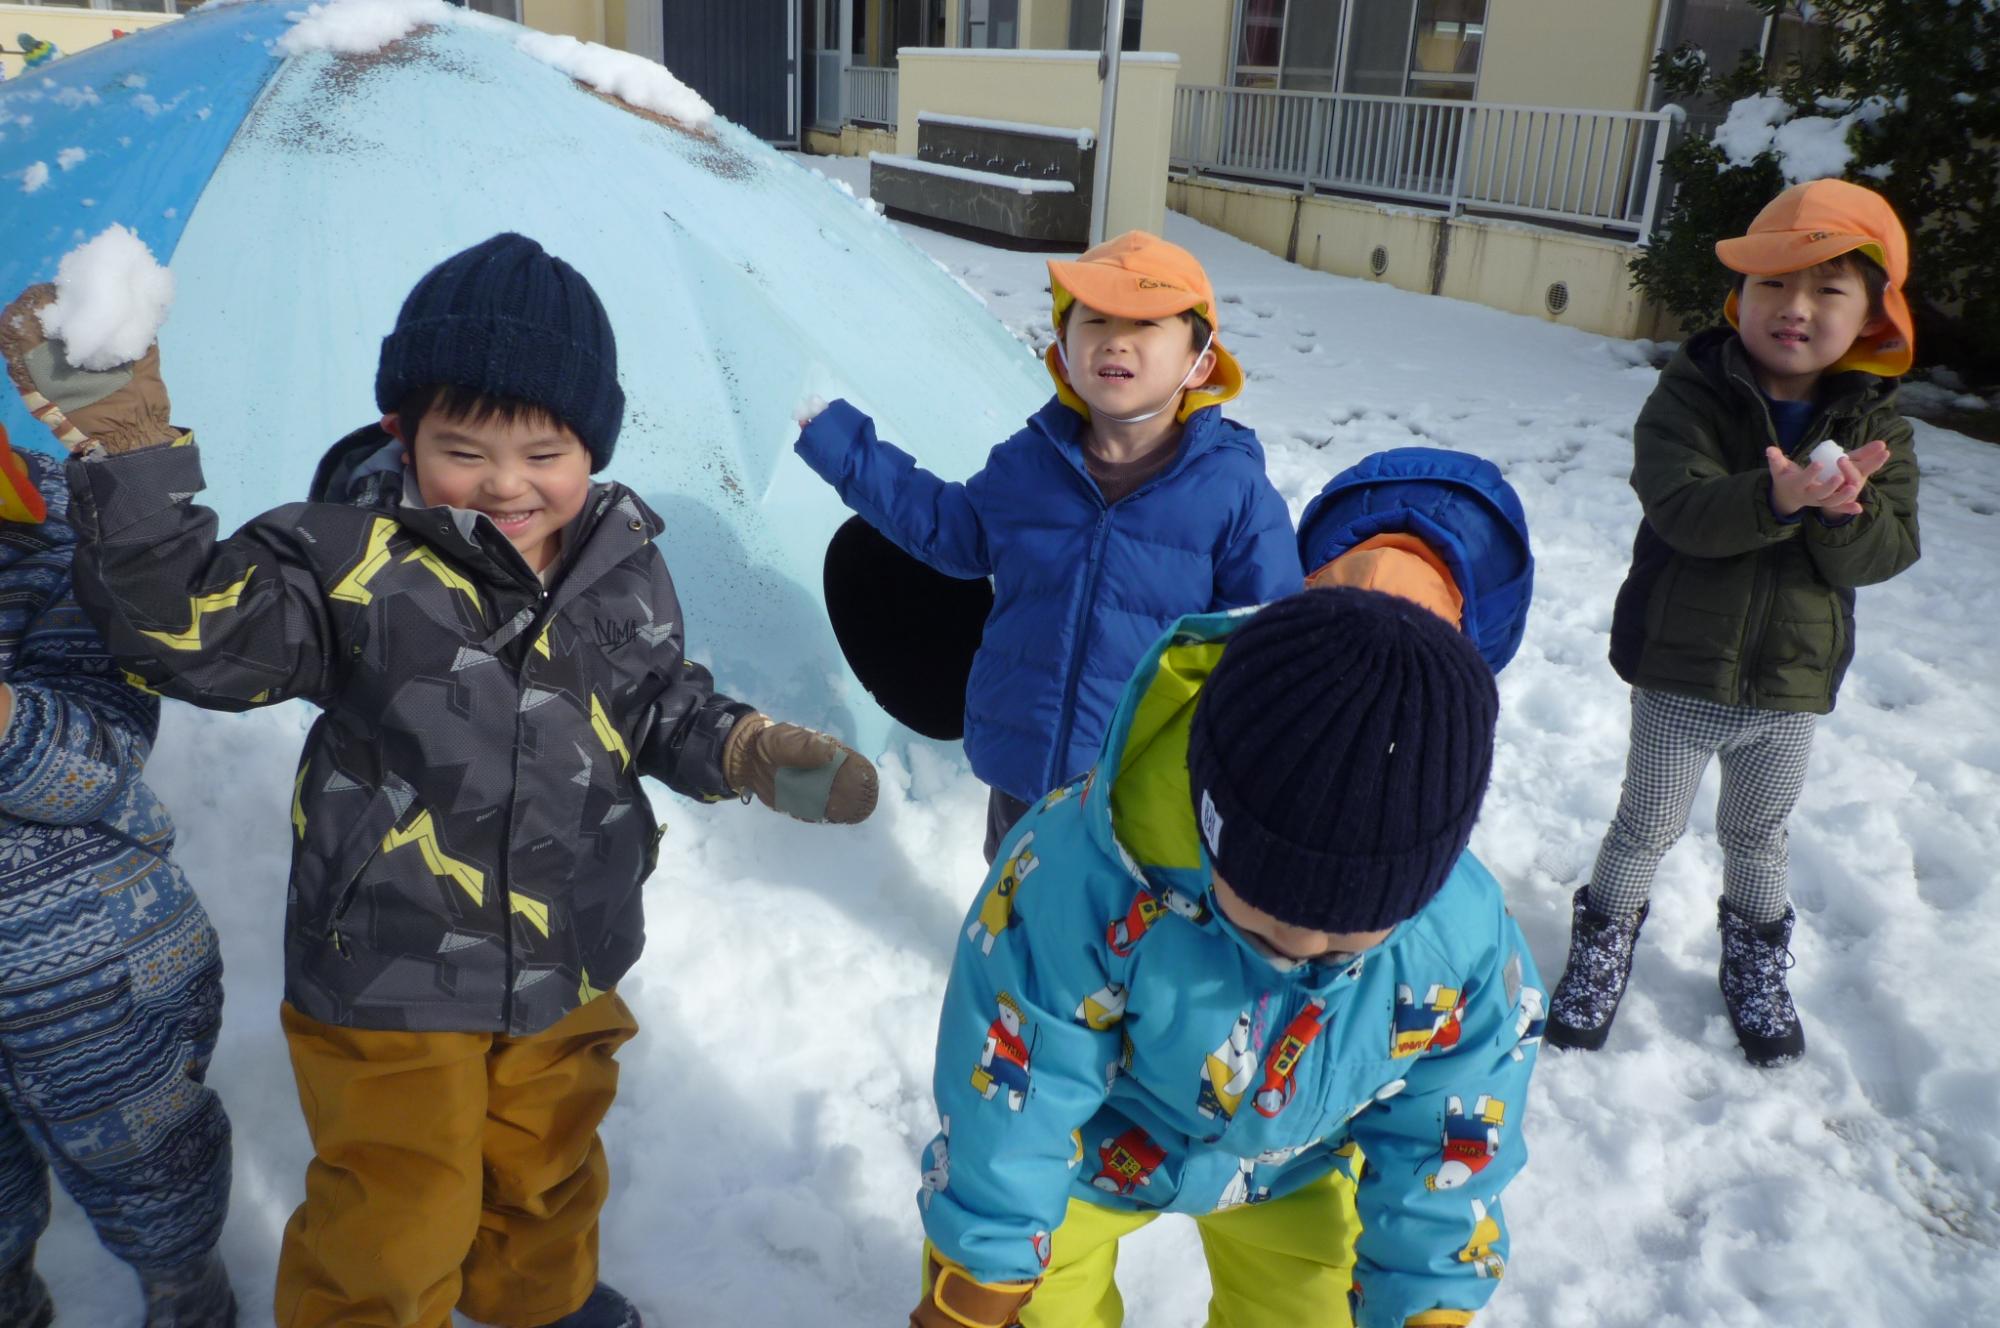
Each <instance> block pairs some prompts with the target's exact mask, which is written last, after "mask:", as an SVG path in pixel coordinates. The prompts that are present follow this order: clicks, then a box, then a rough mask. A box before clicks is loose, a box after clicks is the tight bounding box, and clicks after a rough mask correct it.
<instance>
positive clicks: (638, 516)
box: [309, 424, 665, 610]
mask: <svg viewBox="0 0 2000 1328" xmlns="http://www.w3.org/2000/svg"><path fill="white" fill-rule="evenodd" d="M408 480H409V468H408V467H407V466H406V465H404V463H403V444H402V443H401V442H400V441H398V440H397V439H396V438H395V437H393V436H392V435H391V434H389V433H388V432H387V431H386V430H384V429H383V428H382V426H381V425H380V424H370V425H366V426H364V427H362V428H359V429H356V430H355V431H354V432H353V433H350V434H348V435H347V436H346V437H345V438H343V439H341V440H340V441H339V442H337V443H335V444H334V445H333V446H332V447H331V448H329V449H328V450H327V453H326V455H325V456H324V457H323V458H321V460H320V463H319V468H318V469H317V471H316V472H315V473H314V475H313V484H312V489H311V491H310V494H309V497H310V498H311V499H312V501H314V502H332V503H347V504H349V505H352V506H355V507H362V508H367V509H369V510H372V511H379V512H381V513H382V514H383V515H384V516H390V517H393V518H395V519H396V520H397V521H398V522H400V523H401V524H402V526H403V527H404V528H405V529H407V530H409V531H410V532H411V533H412V534H414V535H416V536H418V537H419V538H421V539H423V540H425V541H426V542H428V543H431V544H434V545H436V546H437V547H439V548H441V549H443V550H446V551H447V552H449V553H450V554H451V555H452V556H453V557H455V558H457V559H459V560H460V561H462V562H465V563H467V564H468V565H470V566H472V567H474V568H476V569H477V570H478V571H480V573H481V574H482V575H485V576H487V577H490V578H493V579H495V580H500V581H511V582H516V583H518V584H520V585H521V586H522V587H523V588H533V589H536V590H539V589H540V588H541V579H540V578H539V577H537V576H536V575H535V573H534V571H533V570H532V569H530V568H529V566H528V564H527V561H526V560H525V559H524V558H522V557H521V554H520V551H519V550H518V549H516V548H515V547H514V546H513V544H512V543H511V542H510V541H509V540H508V539H507V537H506V536H505V535H502V534H501V533H500V531H499V529H498V528H497V527H496V526H494V524H493V523H492V522H491V521H490V520H488V519H487V518H485V517H483V516H481V515H479V514H478V513H476V512H467V511H463V510H461V509H459V508H453V507H426V506H424V505H423V502H422V500H421V498H416V497H415V496H414V495H415V494H416V486H415V484H414V483H413V482H408ZM664 528H665V526H664V523H663V522H662V521H661V520H660V518H659V516H658V515H657V514H656V513H655V512H654V511H653V510H652V509H651V508H649V507H647V506H646V504H645V503H643V502H641V501H640V500H639V497H638V495H636V494H634V493H633V492H632V491H631V490H630V489H628V488H626V487H625V486H624V485H623V484H619V483H617V482H616V481H607V482H603V483H597V484H592V485H591V486H590V492H589V495H588V497H586V498H585V500H584V504H583V510H582V511H580V512H579V513H577V516H576V518H575V520H573V521H571V522H570V524H569V526H568V527H567V528H565V530H564V531H563V550H562V554H561V558H562V563H561V568H562V572H561V575H560V576H559V577H558V578H557V580H556V584H555V586H554V588H553V590H552V592H551V595H550V600H551V604H550V607H551V610H554V609H560V608H561V606H562V605H564V604H566V603H568V602H569V601H570V600H572V599H574V598H575V597H576V596H577V595H578V594H581V593H582V592H583V591H584V590H587V589H588V588H589V587H590V586H591V584H592V583H594V582H595V581H596V580H597V579H598V578H600V577H602V576H603V575H604V574H605V573H606V572H608V571H610V570H611V569H612V568H613V567H616V566H617V565H618V564H619V563H621V562H623V561H624V560H625V559H627V558H629V557H631V556H632V554H633V552H635V551H636V550H637V549H638V548H639V547H640V546H642V545H644V544H647V543H649V542H651V541H652V540H654V539H656V538H658V536H659V535H660V533H661V531H662V530H663V529H664Z"/></svg>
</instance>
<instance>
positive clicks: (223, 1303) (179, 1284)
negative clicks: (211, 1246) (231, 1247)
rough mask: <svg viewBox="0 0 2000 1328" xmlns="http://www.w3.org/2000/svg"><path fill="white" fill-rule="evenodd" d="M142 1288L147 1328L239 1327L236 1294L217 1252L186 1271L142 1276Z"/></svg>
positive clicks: (205, 1256) (199, 1260) (198, 1261)
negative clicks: (230, 1285) (144, 1294)
mask: <svg viewBox="0 0 2000 1328" xmlns="http://www.w3.org/2000/svg"><path fill="white" fill-rule="evenodd" d="M139 1285H140V1287H141V1288H142V1289H143V1290H144V1291H145V1293H146V1328H236V1293H235V1292H234V1291H232V1290H230V1287H229V1273H228V1271H227V1270H225V1269H224V1268H223V1266H222V1259H221V1256H219V1255H217V1254H216V1253H215V1251H213V1250H210V1251H209V1252H208V1253H207V1254H205V1255H203V1256H202V1257H201V1258H199V1259H197V1260H195V1261H194V1262H193V1263H190V1264H188V1265H186V1266H185V1267H182V1268H174V1269H169V1270H167V1271H164V1272H152V1273H140V1274H139Z"/></svg>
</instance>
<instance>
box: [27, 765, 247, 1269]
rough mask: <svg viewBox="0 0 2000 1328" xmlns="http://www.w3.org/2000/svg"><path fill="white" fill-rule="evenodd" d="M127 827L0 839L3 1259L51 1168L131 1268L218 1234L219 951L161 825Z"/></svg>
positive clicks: (186, 1251)
mask: <svg viewBox="0 0 2000 1328" xmlns="http://www.w3.org/2000/svg"><path fill="white" fill-rule="evenodd" d="M147 801H150V798H148V799H147ZM155 806H157V804H155ZM126 824H127V826H128V827H129V829H130V834H129V837H128V836H126V835H124V834H121V835H120V836H119V837H117V838H114V839H111V840H109V841H107V839H106V838H105V836H104V835H103V834H102V833H101V832H100V831H99V829H98V828H97V827H81V826H55V825H40V824H34V823H26V822H18V821H16V822H13V823H12V824H11V825H9V826H7V827H6V830H7V833H6V835H5V836H4V840H0V1268H6V1267H11V1266H13V1265H14V1264H15V1263H16V1262H18V1261H19V1260H21V1259H23V1258H25V1257H27V1256H28V1255H29V1254H30V1253H31V1252H32V1250H33V1248H34V1245H35V1242H36V1240H37V1239H38V1238H39V1237H40V1236H41V1233H42V1231H43V1229H44V1228H46V1227H47V1225H48V1220H49V1173H50V1171H51V1170H53V1171H54V1172H55V1175H56V1178H57V1179H58V1180H60V1181H61V1182H62V1185H63V1188H64V1189H65V1190H67V1191H68V1192H69V1194H70V1196H71V1197H72V1198H74V1199H75V1200H76V1202H77V1204H78V1205H79V1206H80V1207H81V1208H82V1209H83V1210H84V1211H85V1212H86V1213H87V1214H88V1215H89V1217H90V1220H91V1222H92V1224H93V1225H94V1226H95V1227H96V1229H97V1234H98V1237H99V1239H101V1240H102V1241H103V1242H104V1244H105V1247H106V1248H108V1249H109V1250H110V1251H111V1252H112V1253H113V1254H115V1255H117V1256H118V1257H119V1258H120V1259H123V1260H124V1261H125V1262H126V1263H128V1264H130V1265H132V1266H133V1267H134V1268H136V1269H137V1270H138V1271H139V1273H140V1276H141V1277H142V1278H145V1277H147V1276H148V1275H149V1274H152V1273H156V1272H165V1271H167V1270H170V1269H175V1268H179V1267H180V1266H182V1265H185V1264H188V1263H189V1262H191V1261H193V1260H196V1259H199V1258H201V1257H202V1256H203V1255H204V1254H206V1253H207V1252H208V1251H209V1250H210V1249H212V1248H213V1247H214V1245H215V1242H216V1239H217V1237H218V1236H220V1234H221V1231H222V1219H223V1215H224V1213H225V1212H226V1211H227V1209H228V1205H229V1167H230V1151H229V1120H228V1117H227V1116H225V1115H224V1114H223V1110H222V1102H221V1099H220V1098H218V1097H217V1096H216V1094H215V1092H214V1090H213V1089H210V1088H208V1087H206V1086H205V1085H204V1084H203V1082H202V1078H203V1075H204V1073H205V1071H206V1070H207V1067H208V1058H209V1055H210V1053H211V1052H212V1051H213V1050H214V1048H215V1038H216V1032H217V1029H218V1026H219V1024H220V1021H221V1017H222V958H221V955H220V953H219V951H218V950H217V948H216V941H215V930H214V928H212V927H211V926H210V925H209V921H208V915H207V914H206V913H205V912H204V911H203V909H202V907H201V903H200V901H199V900H197V899H196V898H195V895H194V892H193V890H192V889H190V888H189V886H188V883H187V881H186V879H185V878H184V877H183V876H182V875H181V873H180V870H179V869H178V868H176V867H174V866H173V865H172V864H171V862H170V861H169V860H168V858H167V856H166V853H167V846H168V844H169V843H170V839H169V836H170V833H171V832H170V831H166V830H165V829H164V825H163V824H162V825H161V826H160V827H157V829H156V827H154V826H150V825H147V824H146V823H145V817H144V814H143V813H141V815H140V817H139V818H138V819H137V821H136V822H134V821H129V820H128V821H127V822H126ZM149 832H153V833H149Z"/></svg>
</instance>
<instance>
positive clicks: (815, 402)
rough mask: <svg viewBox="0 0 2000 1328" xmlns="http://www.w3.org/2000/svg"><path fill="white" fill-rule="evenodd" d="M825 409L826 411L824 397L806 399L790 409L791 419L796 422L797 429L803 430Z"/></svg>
mask: <svg viewBox="0 0 2000 1328" xmlns="http://www.w3.org/2000/svg"><path fill="white" fill-rule="evenodd" d="M825 409H826V398H825V397H819V396H812V397H807V398H805V399H804V400H803V401H801V402H799V404H798V405H796V406H793V407H792V418H793V419H794V420H797V421H798V425H799V427H800V428H801V429H803V428H805V427H806V426H807V425H808V424H811V423H812V422H813V421H814V420H816V419H818V418H819V413H820V412H821V411H823V410H825Z"/></svg>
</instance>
